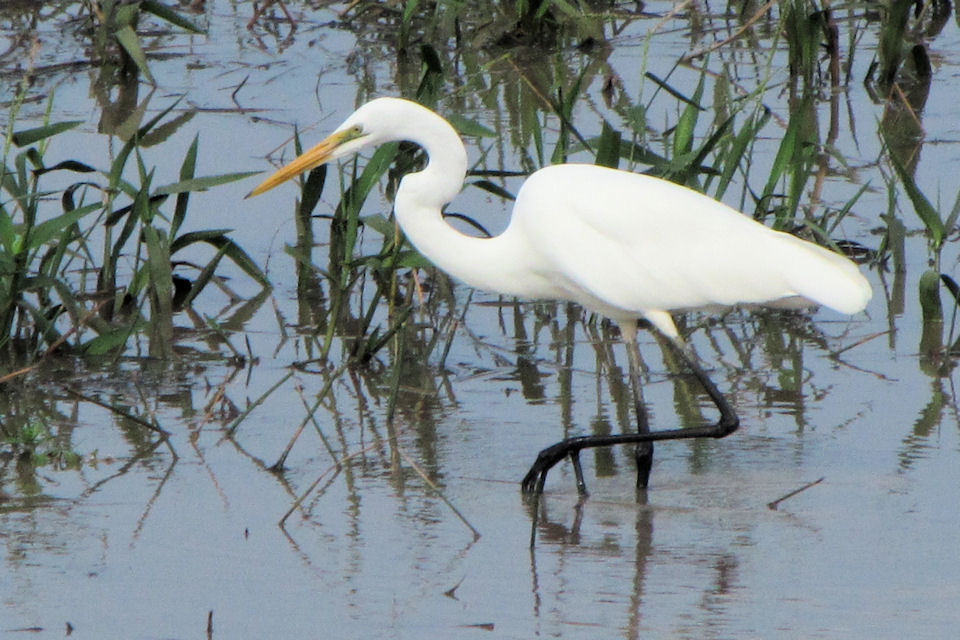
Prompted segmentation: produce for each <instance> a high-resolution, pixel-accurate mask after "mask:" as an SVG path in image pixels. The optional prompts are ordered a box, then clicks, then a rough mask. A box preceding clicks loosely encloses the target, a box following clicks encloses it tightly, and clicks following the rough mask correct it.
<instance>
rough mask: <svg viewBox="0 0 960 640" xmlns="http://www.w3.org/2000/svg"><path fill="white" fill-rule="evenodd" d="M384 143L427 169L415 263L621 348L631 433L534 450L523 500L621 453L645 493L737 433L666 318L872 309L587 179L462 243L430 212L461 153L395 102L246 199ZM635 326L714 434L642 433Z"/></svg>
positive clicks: (533, 182) (630, 186)
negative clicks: (577, 311)
mask: <svg viewBox="0 0 960 640" xmlns="http://www.w3.org/2000/svg"><path fill="white" fill-rule="evenodd" d="M391 141H409V142H413V143H415V144H418V145H419V146H420V147H422V148H423V149H424V150H425V151H426V153H427V156H428V158H429V160H428V163H427V165H426V167H425V168H424V169H423V170H422V171H419V172H416V173H411V174H408V175H407V176H405V177H404V178H403V179H402V180H401V181H400V186H399V188H398V189H397V192H396V199H395V201H394V210H395V212H396V216H397V222H398V223H399V224H400V227H401V228H402V229H403V231H404V233H405V234H406V236H407V238H408V239H409V240H410V242H411V243H412V244H413V246H414V247H416V249H417V250H418V251H419V252H420V253H422V254H423V255H424V256H426V257H427V258H428V259H429V260H430V261H431V262H433V263H434V264H435V265H436V266H438V267H439V268H441V269H443V270H444V271H446V272H447V273H449V274H450V275H452V276H453V277H454V278H456V279H458V280H461V281H463V282H465V283H467V284H468V285H470V286H472V287H476V288H478V289H483V290H486V291H491V292H497V293H500V294H505V295H510V296H518V297H522V298H531V299H557V300H572V301H574V302H577V303H579V304H581V305H582V306H584V307H585V308H587V309H590V310H592V311H595V312H597V313H600V314H602V315H604V316H606V317H607V318H609V319H611V320H612V321H614V322H616V323H617V324H618V325H619V327H620V332H621V335H622V336H623V340H624V342H625V343H626V345H627V349H628V355H629V362H630V372H631V380H632V382H633V387H634V394H635V399H636V404H637V425H638V432H637V433H623V434H616V435H608V436H580V437H573V438H568V439H566V440H563V441H561V442H558V443H557V444H555V445H553V446H551V447H548V448H547V449H544V450H543V451H542V452H541V453H540V455H539V456H538V458H537V460H536V462H535V463H534V465H533V466H532V468H531V469H530V471H529V472H528V473H527V475H526V477H525V478H524V480H523V488H524V490H525V491H535V492H537V493H540V492H541V491H542V490H543V483H544V481H545V480H546V476H547V473H548V471H549V470H550V469H551V468H552V467H553V466H554V465H555V464H556V463H557V462H559V461H560V460H562V459H563V458H565V457H568V456H569V457H570V459H571V461H572V462H573V465H574V471H575V472H576V476H577V484H578V488H579V490H580V491H581V492H585V485H584V482H583V474H582V471H581V468H580V462H579V452H580V450H581V449H584V448H588V447H598V446H609V445H616V444H631V443H634V444H637V445H638V446H637V450H636V453H635V455H636V458H637V464H638V474H637V486H638V488H642V487H646V486H647V482H648V479H649V474H650V466H651V464H652V460H653V442H654V441H655V440H669V439H679V438H700V437H723V436H726V435H728V434H730V433H732V432H733V431H735V430H736V429H737V427H738V425H739V420H738V418H737V415H736V413H735V412H734V410H733V408H732V407H731V406H730V404H729V403H728V402H727V401H726V399H725V398H724V397H723V395H722V394H721V393H720V392H719V391H718V390H717V388H716V386H715V385H714V384H713V383H712V382H711V381H710V379H709V378H708V377H707V375H706V373H705V372H704V371H703V369H702V368H701V366H700V365H699V363H698V361H697V358H696V356H695V354H694V353H693V351H692V350H691V349H690V348H689V347H688V346H687V345H686V343H685V342H684V341H683V339H682V338H681V337H680V335H679V334H678V332H677V328H676V326H675V325H674V322H673V319H672V318H671V315H670V314H671V312H679V311H685V310H693V309H698V308H704V307H710V306H715V305H722V306H730V305H737V304H776V303H783V302H791V301H796V300H800V301H803V302H808V303H814V304H821V305H825V306H827V307H830V308H832V309H834V310H836V311H839V312H842V313H848V314H852V313H856V312H859V311H861V310H862V309H863V308H864V307H865V306H866V304H867V301H868V300H869V299H870V296H871V295H872V292H871V290H870V285H869V284H868V282H867V280H866V278H864V277H863V275H862V274H861V273H860V271H859V269H858V268H857V266H856V265H855V264H854V263H853V262H851V261H850V260H848V259H847V258H845V257H843V256H841V255H839V254H836V253H834V252H831V251H829V250H827V249H824V248H822V247H819V246H817V245H815V244H812V243H810V242H806V241H804V240H801V239H799V238H796V237H794V236H792V235H789V234H786V233H781V232H778V231H773V230H771V229H769V228H767V227H765V226H763V225H762V224H760V223H758V222H756V221H754V220H752V219H750V218H749V217H747V216H745V215H743V214H742V213H740V212H738V211H736V210H734V209H732V208H730V207H728V206H726V205H724V204H722V203H720V202H718V201H716V200H713V199H712V198H710V197H708V196H706V195H703V194H701V193H698V192H696V191H693V190H691V189H688V188H686V187H683V186H680V185H677V184H674V183H672V182H668V181H666V180H661V179H659V178H654V177H650V176H645V175H640V174H635V173H630V172H627V171H619V170H615V169H608V168H603V167H598V166H594V165H587V164H562V165H555V166H551V167H546V168H544V169H541V170H539V171H537V172H536V173H534V174H533V175H531V176H530V177H529V178H528V179H527V180H526V182H525V183H524V184H523V186H522V188H521V189H520V191H519V193H518V194H517V199H516V203H515V204H514V207H513V216H512V218H511V219H510V223H509V225H508V226H507V228H506V230H504V232H503V233H501V234H500V235H498V236H496V237H493V238H476V237H470V236H467V235H465V234H462V233H460V232H458V231H457V230H455V229H454V228H452V227H450V226H449V225H448V224H447V223H446V222H445V221H444V219H443V214H442V209H443V207H444V205H446V204H447V203H449V202H450V201H451V200H453V198H454V197H455V196H456V195H457V194H458V193H459V191H460V189H461V188H462V187H463V181H464V177H465V175H466V170H467V153H466V149H465V148H464V146H463V142H462V141H461V139H460V137H459V135H457V132H456V131H455V130H454V129H453V127H452V126H450V124H449V123H448V122H447V121H446V120H444V119H443V118H441V117H440V116H439V115H437V114H436V113H434V112H432V111H430V110H429V109H427V108H425V107H423V106H420V105H418V104H416V103H414V102H410V101H407V100H402V99H398V98H378V99H376V100H373V101H371V102H368V103H367V104H365V105H363V106H362V107H360V108H359V109H357V110H356V112H354V113H353V115H351V116H350V117H349V118H347V120H346V121H345V122H344V123H343V124H342V125H340V127H339V128H338V129H337V130H336V131H334V132H333V133H332V134H331V135H330V136H329V137H327V138H326V139H325V140H323V141H322V142H320V143H319V144H317V145H316V146H315V147H313V148H312V149H310V150H308V151H307V152H305V153H304V154H302V155H301V156H299V157H298V158H296V159H295V160H293V161H292V162H291V163H290V164H288V165H286V166H285V167H283V168H281V169H280V170H278V171H277V172H276V173H274V174H273V175H271V176H270V177H269V178H267V179H266V180H265V181H264V182H263V183H262V184H260V185H259V186H258V187H257V188H256V189H254V190H253V191H252V192H251V193H250V195H251V196H252V195H256V194H259V193H262V192H264V191H267V190H268V189H272V188H273V187H275V186H277V185H278V184H280V183H282V182H284V181H286V180H288V179H290V178H292V177H294V176H296V175H297V174H299V173H301V172H304V171H307V170H308V169H312V168H314V167H316V166H319V165H321V164H323V163H326V162H330V161H332V160H336V159H338V158H343V157H345V156H348V155H350V154H354V153H356V152H358V151H360V150H361V149H362V148H364V147H367V146H371V145H378V144H383V143H385V142H391ZM248 197H249V196H248ZM639 319H645V320H647V321H649V323H650V324H651V325H653V326H654V327H655V328H656V329H657V330H659V331H660V332H661V333H662V334H663V335H665V336H666V337H667V338H669V339H670V340H671V341H672V343H673V344H674V345H675V346H676V347H677V349H678V351H679V353H680V354H681V355H682V356H683V359H684V360H685V362H686V364H687V365H688V366H689V367H690V369H691V370H692V371H693V373H694V375H695V376H696V377H697V379H698V380H699V382H700V383H701V384H702V385H703V387H704V389H705V390H706V391H707V393H708V394H709V396H710V398H711V399H712V400H713V402H714V404H715V405H716V406H717V409H718V410H719V411H720V419H719V421H718V422H717V423H716V424H714V425H707V426H703V427H694V428H686V429H672V430H666V431H652V432H651V431H650V430H649V427H648V425H647V420H646V414H645V411H644V409H643V407H642V396H641V387H640V377H639V352H638V351H637V344H636V334H637V324H638V320H639Z"/></svg>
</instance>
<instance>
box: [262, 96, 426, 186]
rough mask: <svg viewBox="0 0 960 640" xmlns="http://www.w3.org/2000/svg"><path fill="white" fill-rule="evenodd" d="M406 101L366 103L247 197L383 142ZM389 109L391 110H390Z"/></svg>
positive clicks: (392, 100) (389, 100) (388, 100)
mask: <svg viewBox="0 0 960 640" xmlns="http://www.w3.org/2000/svg"><path fill="white" fill-rule="evenodd" d="M405 102H407V101H406V100H398V99H396V98H378V99H376V100H372V101H371V102H368V103H366V104H365V105H363V106H362V107H360V108H359V109H357V110H356V111H354V112H353V114H352V115H351V116H350V117H349V118H347V119H346V121H344V123H343V124H341V125H340V126H339V127H337V129H336V131H334V132H333V133H331V134H330V135H329V136H327V137H326V138H324V139H323V140H321V141H320V142H319V143H318V144H317V145H316V146H314V147H312V148H310V149H308V150H307V151H305V152H304V153H303V154H302V155H300V156H298V157H297V158H295V159H294V160H293V161H292V162H290V163H289V164H287V165H285V166H283V167H281V168H280V169H278V170H277V171H276V173H274V174H273V175H271V176H270V177H268V178H267V179H266V180H264V181H263V182H261V183H260V184H259V185H258V186H257V187H256V188H255V189H254V190H253V191H251V192H250V193H249V194H248V195H247V197H248V198H249V197H251V196H255V195H259V194H261V193H263V192H264V191H269V190H270V189H273V188H274V187H275V186H277V185H279V184H281V183H283V182H286V181H287V180H289V179H291V178H293V177H296V176H298V175H300V174H301V173H303V172H304V171H309V170H310V169H313V168H314V167H319V166H320V165H322V164H325V163H327V162H331V161H333V160H337V159H339V158H344V157H346V156H349V155H351V154H354V153H356V152H358V151H359V150H360V149H362V148H363V147H366V146H369V145H377V144H381V143H383V142H386V141H387V140H389V139H392V137H391V136H390V135H389V134H390V133H391V129H392V126H393V125H394V123H395V122H396V121H397V120H396V119H397V113H396V106H397V104H396V103H405ZM391 106H393V108H391Z"/></svg>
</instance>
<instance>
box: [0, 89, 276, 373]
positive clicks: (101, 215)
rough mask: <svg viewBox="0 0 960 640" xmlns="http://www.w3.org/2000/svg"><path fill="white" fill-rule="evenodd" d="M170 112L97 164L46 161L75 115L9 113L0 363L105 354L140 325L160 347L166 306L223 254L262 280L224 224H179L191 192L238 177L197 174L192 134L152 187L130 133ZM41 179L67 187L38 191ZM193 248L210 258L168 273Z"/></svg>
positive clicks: (3, 170)
mask: <svg viewBox="0 0 960 640" xmlns="http://www.w3.org/2000/svg"><path fill="white" fill-rule="evenodd" d="M172 108H173V107H172V106H171V107H170V108H168V109H166V110H165V111H163V112H162V113H160V114H159V115H157V116H156V117H154V118H153V119H151V120H150V121H149V122H147V123H146V124H144V125H143V126H142V127H140V128H139V129H138V130H137V131H136V134H135V135H133V136H131V138H130V139H129V140H128V141H127V142H126V143H125V144H124V146H123V148H122V149H121V150H120V152H119V154H118V155H117V157H116V158H115V159H114V161H113V162H112V164H111V165H110V167H109V168H107V169H103V170H98V169H96V168H94V167H92V166H90V165H88V164H85V163H83V162H80V161H77V160H69V159H68V160H63V161H59V162H57V163H56V164H52V165H51V164H49V163H48V162H47V160H46V157H47V152H48V150H49V149H50V147H51V146H53V145H56V144H57V142H58V138H57V137H58V136H60V135H64V134H65V133H66V132H68V131H70V130H71V129H74V128H75V127H77V126H78V125H79V124H80V123H79V122H60V123H50V124H46V125H43V126H40V127H35V128H31V129H26V130H16V128H15V121H14V119H13V116H12V115H11V119H10V121H9V122H8V128H7V134H6V144H5V147H4V155H3V164H2V165H0V189H2V193H3V194H4V195H5V196H6V197H4V198H2V199H0V351H2V353H3V355H4V359H7V360H9V359H10V358H11V357H13V356H17V357H16V358H14V359H15V360H25V361H30V360H32V359H34V358H37V357H39V356H41V355H42V354H43V353H45V352H48V351H51V350H55V349H56V350H62V351H71V352H77V353H85V354H90V355H98V354H105V353H109V352H116V351H118V350H122V349H123V348H124V347H125V345H127V343H128V340H129V339H130V338H131V337H134V336H137V335H139V332H141V331H144V332H146V333H147V335H148V336H149V339H150V352H151V353H153V354H156V355H170V354H171V353H172V350H173V346H174V336H173V314H174V312H175V311H176V310H177V308H182V307H183V306H185V305H189V304H190V302H191V301H192V300H194V299H195V298H196V297H197V296H198V295H199V294H200V293H201V292H202V291H203V290H204V289H205V288H206V287H207V286H208V285H209V284H211V283H212V282H215V281H216V280H217V267H218V265H219V263H220V262H221V260H222V259H223V258H227V259H229V260H231V261H232V262H233V263H234V264H235V265H236V266H237V267H239V268H240V269H241V270H242V271H244V272H245V273H246V274H247V275H248V276H250V277H251V278H253V279H255V280H256V281H257V282H259V283H261V284H262V285H264V286H265V285H266V284H267V281H266V277H265V276H264V274H263V272H262V270H261V269H260V268H259V267H258V266H257V265H256V264H255V263H254V262H253V261H252V260H251V259H250V258H249V256H247V254H246V253H245V252H244V251H243V250H242V249H241V248H240V247H239V246H238V245H236V244H235V243H234V242H233V241H232V240H231V239H230V238H229V235H228V231H227V230H224V229H211V230H205V231H190V232H183V231H182V230H181V227H182V225H183V222H184V220H185V218H186V216H187V214H188V211H189V202H190V194H191V193H192V192H196V191H202V190H205V189H208V188H211V187H215V186H217V185H220V184H225V183H227V182H231V181H234V180H239V179H241V178H244V177H246V176H248V175H250V174H248V173H237V174H226V175H218V176H204V177H199V176H197V175H196V165H197V156H198V150H199V141H198V140H197V139H195V140H194V141H193V144H192V145H191V146H190V148H189V149H188V151H187V153H186V155H185V156H184V159H183V162H182V164H181V168H180V173H179V176H177V179H176V180H174V181H172V182H169V183H167V184H162V185H160V186H157V185H156V184H155V178H156V176H155V171H154V170H153V169H148V167H147V165H146V161H145V159H144V154H143V149H142V147H141V141H142V140H144V139H145V138H146V137H147V136H148V135H150V134H151V132H154V131H156V130H157V129H158V128H159V127H160V126H161V123H162V122H163V120H164V119H165V118H166V116H167V115H168V114H169V112H170V111H171V109H172ZM169 133H171V131H168V132H167V134H168V135H169ZM15 149H17V150H18V151H15ZM130 164H132V165H133V166H132V167H130V166H129V165H130ZM130 173H133V174H134V176H135V177H134V178H133V179H132V180H131V179H130V178H129V177H128V176H129V174H130ZM54 176H56V178H57V179H56V181H54V180H51V179H52V178H53V177H54ZM48 180H50V182H51V184H56V185H63V184H64V182H66V183H68V184H67V186H53V187H48V186H47V182H48ZM171 204H172V208H168V207H169V206H170V205H171ZM197 244H205V245H208V246H209V247H211V248H212V250H213V251H214V255H213V257H212V258H210V259H209V261H208V262H207V263H206V264H203V265H197V266H196V271H195V275H194V277H193V278H191V279H188V280H187V279H183V278H179V279H178V278H175V277H174V274H173V268H174V265H175V264H176V262H177V254H179V253H180V252H182V251H183V250H185V249H187V248H188V247H192V246H193V245H197ZM98 254H99V256H98ZM128 269H129V270H128Z"/></svg>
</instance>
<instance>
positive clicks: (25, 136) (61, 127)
mask: <svg viewBox="0 0 960 640" xmlns="http://www.w3.org/2000/svg"><path fill="white" fill-rule="evenodd" d="M81 124H83V120H70V121H68V122H56V123H54V124H48V125H45V126H43V127H35V128H33V129H24V130H23V131H16V132H14V133H13V135H12V136H10V139H11V140H12V141H13V144H15V145H16V146H17V147H26V146H28V145H31V144H33V143H34V142H39V141H40V140H44V139H46V138H50V137H52V136H55V135H57V134H59V133H63V132H64V131H69V130H70V129H74V128H76V127H78V126H80V125H81Z"/></svg>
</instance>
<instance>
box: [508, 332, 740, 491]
mask: <svg viewBox="0 0 960 640" xmlns="http://www.w3.org/2000/svg"><path fill="white" fill-rule="evenodd" d="M629 346H630V347H631V348H633V345H629ZM674 346H675V347H676V348H677V351H678V352H679V353H680V356H681V358H682V359H683V361H684V362H685V363H686V365H687V366H688V367H689V368H690V370H691V371H692V372H693V375H694V377H696V379H697V380H698V381H699V382H700V384H701V386H703V388H704V390H705V391H706V392H707V395H709V396H710V399H711V400H713V404H715V405H716V407H717V410H718V411H720V419H719V420H718V421H717V423H716V424H712V425H706V426H703V427H691V428H689V429H670V430H667V431H650V430H649V426H648V425H647V424H646V422H647V421H646V412H645V411H642V412H639V411H638V414H637V416H638V417H637V427H638V430H639V432H638V433H621V434H613V435H607V436H577V437H573V438H567V439H566V440H562V441H560V442H558V443H557V444H555V445H553V446H550V447H547V448H546V449H544V450H543V451H541V452H540V455H539V456H537V460H536V462H534V463H533V466H532V467H530V471H528V472H527V475H526V476H525V477H524V478H523V484H522V487H523V491H524V493H541V492H542V491H543V485H544V482H546V480H547V473H548V472H549V471H550V469H552V468H553V467H554V465H556V464H557V463H558V462H560V461H561V460H563V459H564V458H566V457H568V456H569V457H570V458H571V459H572V460H574V469H575V470H579V466H580V465H579V456H580V451H581V450H583V449H589V448H592V447H609V446H613V445H617V444H639V445H643V444H650V445H651V446H650V449H649V452H648V453H647V452H646V451H645V452H643V453H642V455H641V454H640V453H638V455H637V463H638V465H639V464H640V463H641V458H643V459H645V460H647V464H648V465H649V464H651V463H652V462H653V446H652V443H653V442H656V441H657V440H681V439H689V438H723V437H724V436H728V435H730V434H731V433H733V432H734V431H736V430H737V427H738V426H740V419H739V418H738V417H737V414H736V412H735V411H734V410H733V407H731V406H730V403H729V402H727V399H726V398H724V397H723V394H722V393H720V390H719V389H717V386H716V385H715V384H713V381H711V380H710V378H709V377H708V376H707V374H706V372H705V371H704V370H703V368H702V367H701V366H700V364H699V363H698V362H697V358H696V356H695V355H693V353H692V352H690V351H688V349H687V348H686V347H685V345H682V344H676V343H674ZM633 357H634V358H637V356H636V355H634V356H633ZM638 359H639V358H638ZM631 368H633V367H631ZM637 369H639V367H637ZM631 374H633V372H632V371H631ZM636 376H637V379H636V380H635V382H634V386H635V389H636V390H639V389H640V387H639V382H640V380H639V373H637V374H636ZM640 397H641V396H638V407H637V408H638V409H642V408H643V407H641V406H639V403H640V402H641V401H640ZM640 416H643V417H642V418H641V417H640ZM639 449H640V448H639V447H638V451H639ZM638 471H639V474H638V477H637V484H638V486H639V485H640V483H641V479H642V480H643V481H644V484H645V482H646V480H647V478H648V477H649V473H650V469H649V466H648V467H647V469H646V470H645V471H644V470H643V469H642V468H641V469H638ZM644 473H646V474H647V476H646V477H643V474H644ZM577 481H578V488H580V490H581V492H584V491H585V490H586V488H585V487H583V486H582V484H583V472H582V471H580V472H579V473H578V474H577Z"/></svg>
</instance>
